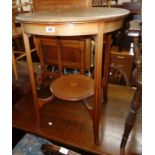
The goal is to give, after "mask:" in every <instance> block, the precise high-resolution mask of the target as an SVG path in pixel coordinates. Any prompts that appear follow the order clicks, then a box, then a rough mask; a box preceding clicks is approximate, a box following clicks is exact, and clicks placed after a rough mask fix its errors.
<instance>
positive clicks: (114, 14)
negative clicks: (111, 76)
mask: <svg viewBox="0 0 155 155" xmlns="http://www.w3.org/2000/svg"><path fill="white" fill-rule="evenodd" d="M128 13H129V11H127V10H125V9H118V8H104V9H103V8H87V9H86V8H81V9H80V8H76V9H75V8H73V9H71V8H69V9H61V10H60V9H58V10H56V9H54V10H50V11H49V12H36V13H33V14H23V15H19V16H18V17H16V19H17V20H18V21H20V22H21V23H22V28H23V37H24V43H25V48H26V55H27V63H28V68H29V72H30V80H31V85H32V93H33V101H34V106H35V110H36V124H37V125H36V127H37V128H38V127H39V125H40V112H39V110H40V108H41V107H43V105H45V104H46V103H49V102H50V101H51V100H52V99H53V97H52V96H51V97H49V98H47V99H41V98H38V95H37V91H36V82H35V78H34V74H33V73H34V71H33V66H32V59H31V53H30V44H29V40H28V36H29V34H34V35H47V36H80V35H93V36H95V68H94V96H93V98H94V99H93V109H92V114H93V132H94V141H95V143H96V144H99V143H100V141H99V122H100V103H101V75H102V74H101V70H102V49H103V34H105V33H109V32H111V31H115V30H117V29H119V28H120V27H121V26H122V24H123V18H124V17H125V16H126V15H127V14H128ZM48 28H50V30H49V29H48Z"/></svg>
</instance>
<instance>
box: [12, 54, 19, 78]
mask: <svg viewBox="0 0 155 155" xmlns="http://www.w3.org/2000/svg"><path fill="white" fill-rule="evenodd" d="M12 68H13V72H14V76H15V79H16V80H18V74H17V65H16V59H15V55H14V51H12Z"/></svg>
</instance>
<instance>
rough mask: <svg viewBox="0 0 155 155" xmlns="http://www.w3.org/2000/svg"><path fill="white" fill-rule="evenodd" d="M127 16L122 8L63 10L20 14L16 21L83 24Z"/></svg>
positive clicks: (126, 11) (127, 12) (126, 12)
mask: <svg viewBox="0 0 155 155" xmlns="http://www.w3.org/2000/svg"><path fill="white" fill-rule="evenodd" d="M128 14H129V11H128V10H126V9H122V8H106V7H105V8H104V7H103V8H95V7H94V8H71V9H66V8H63V9H51V10H50V11H47V12H45V11H44V12H35V13H25V14H20V15H18V16H17V17H16V19H17V20H19V21H20V22H26V23H60V22H84V21H95V20H109V19H113V18H120V17H124V16H126V15H128Z"/></svg>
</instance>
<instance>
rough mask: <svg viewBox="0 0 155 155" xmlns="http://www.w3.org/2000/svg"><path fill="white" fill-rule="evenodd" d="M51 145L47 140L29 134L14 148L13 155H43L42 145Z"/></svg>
mask: <svg viewBox="0 0 155 155" xmlns="http://www.w3.org/2000/svg"><path fill="white" fill-rule="evenodd" d="M45 143H48V144H51V143H50V142H49V141H47V140H46V139H43V138H40V137H37V136H35V135H32V134H29V133H27V134H26V135H25V136H24V137H23V138H22V139H21V140H20V141H19V142H18V144H17V145H16V146H15V147H14V149H13V152H12V155H43V153H42V152H41V150H40V148H41V146H42V144H45Z"/></svg>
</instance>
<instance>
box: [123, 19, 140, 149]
mask: <svg viewBox="0 0 155 155" xmlns="http://www.w3.org/2000/svg"><path fill="white" fill-rule="evenodd" d="M140 30H141V27H140V23H139V22H138V21H136V20H133V21H131V22H130V28H129V33H128V36H130V37H132V38H133V41H134V55H135V64H136V69H135V71H134V74H133V77H134V79H135V83H136V87H137V89H136V92H135V94H134V97H133V99H132V102H131V106H130V112H129V114H128V116H127V119H126V122H125V128H124V133H123V136H122V141H121V145H120V147H121V148H123V149H124V148H125V146H126V143H127V140H128V136H129V134H130V132H131V130H132V128H133V125H134V123H135V118H136V114H137V111H138V109H139V107H140V105H141V102H142V101H141V97H142V57H141V48H140V46H139V38H140Z"/></svg>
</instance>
